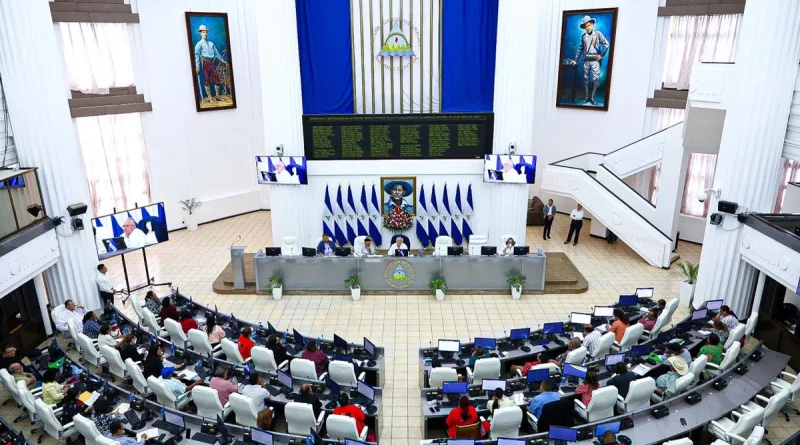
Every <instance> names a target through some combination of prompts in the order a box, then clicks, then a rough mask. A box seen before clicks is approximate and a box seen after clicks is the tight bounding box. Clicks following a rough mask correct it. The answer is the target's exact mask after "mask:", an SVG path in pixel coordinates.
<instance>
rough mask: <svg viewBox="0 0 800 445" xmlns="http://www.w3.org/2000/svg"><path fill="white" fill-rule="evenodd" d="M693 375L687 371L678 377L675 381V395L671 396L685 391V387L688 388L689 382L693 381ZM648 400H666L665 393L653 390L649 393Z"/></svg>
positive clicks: (655, 401)
mask: <svg viewBox="0 0 800 445" xmlns="http://www.w3.org/2000/svg"><path fill="white" fill-rule="evenodd" d="M694 377H695V376H694V374H693V373H691V372H687V373H686V375H682V376H680V377H678V380H676V381H675V395H674V396H673V397H677V396H678V395H680V394H682V393H683V392H684V391H686V389H688V388H689V384H690V383H692V382H693V381H694V379H695V378H694ZM650 400H652V401H653V403H661V402H663V401H664V400H667V393H666V392H664V394H657V393H655V392H654V393H652V394H651V395H650Z"/></svg>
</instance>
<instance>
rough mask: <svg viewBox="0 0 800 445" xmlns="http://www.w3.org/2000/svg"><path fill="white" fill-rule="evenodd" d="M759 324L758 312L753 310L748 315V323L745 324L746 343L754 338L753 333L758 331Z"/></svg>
mask: <svg viewBox="0 0 800 445" xmlns="http://www.w3.org/2000/svg"><path fill="white" fill-rule="evenodd" d="M757 324H758V312H756V311H753V313H752V314H750V316H749V317H747V323H746V324H745V328H744V344H747V342H749V341H750V339H751V338H753V333H754V332H756V325H757Z"/></svg>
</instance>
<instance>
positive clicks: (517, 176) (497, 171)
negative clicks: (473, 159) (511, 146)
mask: <svg viewBox="0 0 800 445" xmlns="http://www.w3.org/2000/svg"><path fill="white" fill-rule="evenodd" d="M483 165H484V166H483V182H504V183H508V184H533V183H534V181H535V180H536V156H533V155H486V158H485V160H484V164H483Z"/></svg>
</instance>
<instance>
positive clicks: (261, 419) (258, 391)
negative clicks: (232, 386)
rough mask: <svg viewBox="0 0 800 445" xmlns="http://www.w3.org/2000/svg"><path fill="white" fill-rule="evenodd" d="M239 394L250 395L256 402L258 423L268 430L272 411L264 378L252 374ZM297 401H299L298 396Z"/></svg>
mask: <svg viewBox="0 0 800 445" xmlns="http://www.w3.org/2000/svg"><path fill="white" fill-rule="evenodd" d="M239 394H241V395H243V396H246V397H250V398H251V399H252V400H253V401H254V402H255V405H256V412H257V413H258V417H257V418H256V423H257V424H258V427H259V428H261V429H262V430H268V429H269V428H270V426H272V412H271V411H270V410H269V408H268V407H267V403H266V401H267V400H269V391H267V390H266V389H265V388H264V379H262V378H261V377H260V376H259V375H258V373H256V372H254V373H252V374H250V377H249V378H248V380H247V384H244V385H241V386H239ZM295 402H297V399H296V398H295Z"/></svg>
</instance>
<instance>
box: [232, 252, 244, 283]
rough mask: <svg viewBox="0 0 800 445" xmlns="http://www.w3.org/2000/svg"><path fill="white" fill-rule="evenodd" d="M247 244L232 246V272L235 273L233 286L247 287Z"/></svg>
mask: <svg viewBox="0 0 800 445" xmlns="http://www.w3.org/2000/svg"><path fill="white" fill-rule="evenodd" d="M245 247H246V246H231V272H232V273H233V288H234V289H237V290H241V289H247V282H246V281H245V280H244V248H245Z"/></svg>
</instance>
